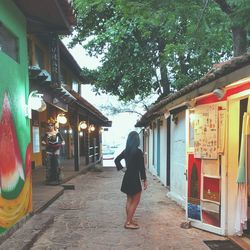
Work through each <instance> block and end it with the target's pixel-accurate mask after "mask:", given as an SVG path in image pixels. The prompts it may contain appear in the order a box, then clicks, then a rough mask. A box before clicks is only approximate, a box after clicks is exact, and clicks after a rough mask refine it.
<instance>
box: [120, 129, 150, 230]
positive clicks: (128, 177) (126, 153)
mask: <svg viewBox="0 0 250 250" xmlns="http://www.w3.org/2000/svg"><path fill="white" fill-rule="evenodd" d="M139 145H140V138H139V134H138V133H137V132H136V131H132V132H130V133H129V135H128V138H127V143H126V148H125V150H123V151H122V152H121V154H120V155H118V156H117V157H116V159H115V165H116V168H117V170H118V171H119V170H122V169H123V166H122V164H121V160H122V159H125V162H126V171H125V174H124V177H123V180H122V186H121V191H122V192H123V193H125V194H127V203H126V214H127V219H126V222H125V225H124V227H125V228H127V229H138V228H139V225H138V223H137V222H136V221H135V220H133V216H134V214H135V211H136V208H137V206H138V204H139V202H140V198H141V192H142V185H141V181H142V182H143V188H144V190H146V188H147V179H146V173H145V165H144V159H143V153H142V151H141V150H140V149H139V148H138V146H139Z"/></svg>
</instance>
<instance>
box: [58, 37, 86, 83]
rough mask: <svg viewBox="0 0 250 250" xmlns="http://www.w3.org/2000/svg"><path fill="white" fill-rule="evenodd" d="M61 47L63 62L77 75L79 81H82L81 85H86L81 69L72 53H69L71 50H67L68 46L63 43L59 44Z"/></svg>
mask: <svg viewBox="0 0 250 250" xmlns="http://www.w3.org/2000/svg"><path fill="white" fill-rule="evenodd" d="M59 47H60V57H61V60H63V61H64V63H65V64H66V65H68V67H69V69H70V70H72V71H73V72H74V73H75V74H76V76H77V77H78V79H79V80H80V81H82V82H81V83H85V82H86V80H85V78H84V76H83V75H82V69H81V67H80V66H79V65H78V63H77V62H76V60H75V58H74V57H73V56H72V55H71V53H70V52H69V50H68V49H67V48H66V46H65V45H64V44H63V42H62V41H60V42H59Z"/></svg>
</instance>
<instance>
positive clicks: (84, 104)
mask: <svg viewBox="0 0 250 250" xmlns="http://www.w3.org/2000/svg"><path fill="white" fill-rule="evenodd" d="M69 92H70V93H71V94H72V95H73V96H74V97H75V98H76V100H77V101H76V103H77V105H79V106H80V108H82V109H83V111H84V112H86V111H87V112H88V113H89V114H91V115H92V116H93V118H94V119H95V120H96V121H97V122H98V123H99V125H101V126H104V127H111V126H112V121H110V120H108V118H107V117H105V116H104V115H103V114H102V113H101V112H100V111H99V110H98V109H97V108H95V107H94V106H93V105H92V104H91V103H89V102H88V101H87V100H86V99H84V98H83V97H81V96H80V95H79V94H78V93H76V92H75V91H74V90H69Z"/></svg>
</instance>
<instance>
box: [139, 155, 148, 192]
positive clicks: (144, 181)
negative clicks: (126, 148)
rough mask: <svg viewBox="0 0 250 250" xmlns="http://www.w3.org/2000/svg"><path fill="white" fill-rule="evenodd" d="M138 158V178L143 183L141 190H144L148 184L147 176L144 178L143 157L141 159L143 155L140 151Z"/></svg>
mask: <svg viewBox="0 0 250 250" xmlns="http://www.w3.org/2000/svg"><path fill="white" fill-rule="evenodd" d="M138 158H139V170H140V176H141V180H142V182H143V189H144V190H146V189H147V187H148V182H147V176H146V170H145V164H144V157H143V153H142V151H141V150H140V153H139V156H138Z"/></svg>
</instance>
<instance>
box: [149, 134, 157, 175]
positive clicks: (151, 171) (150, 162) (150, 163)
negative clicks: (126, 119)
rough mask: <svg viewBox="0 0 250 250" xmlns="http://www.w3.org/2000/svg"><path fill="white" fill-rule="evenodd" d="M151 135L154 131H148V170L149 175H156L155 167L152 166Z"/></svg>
mask: <svg viewBox="0 0 250 250" xmlns="http://www.w3.org/2000/svg"><path fill="white" fill-rule="evenodd" d="M153 133H154V130H153V129H150V130H149V136H148V138H149V147H148V170H149V172H150V173H152V174H153V175H156V169H155V166H154V164H153Z"/></svg>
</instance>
